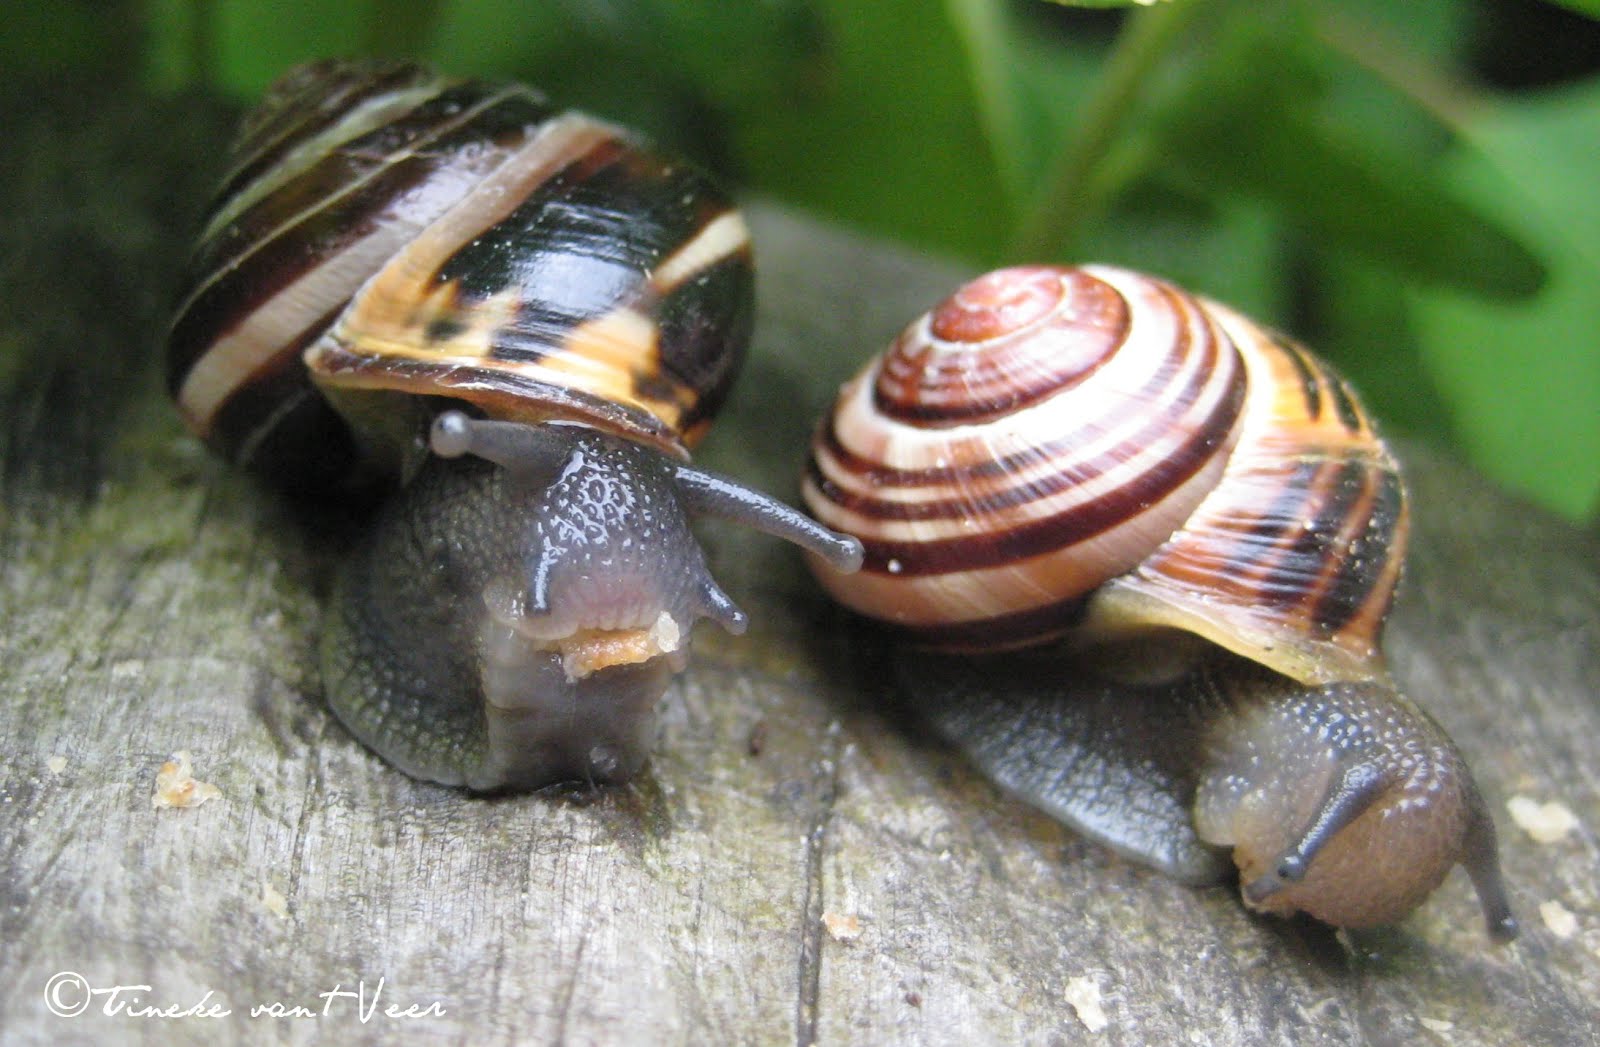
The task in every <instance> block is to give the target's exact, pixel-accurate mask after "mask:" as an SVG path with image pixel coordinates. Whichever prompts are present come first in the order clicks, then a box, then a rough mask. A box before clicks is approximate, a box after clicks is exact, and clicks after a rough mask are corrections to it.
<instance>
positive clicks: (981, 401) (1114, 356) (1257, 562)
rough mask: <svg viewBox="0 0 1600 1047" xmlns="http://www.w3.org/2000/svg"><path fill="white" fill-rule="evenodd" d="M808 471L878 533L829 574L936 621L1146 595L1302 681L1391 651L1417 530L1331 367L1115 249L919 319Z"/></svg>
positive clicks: (1078, 610) (823, 437)
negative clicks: (857, 559)
mask: <svg viewBox="0 0 1600 1047" xmlns="http://www.w3.org/2000/svg"><path fill="white" fill-rule="evenodd" d="M803 489H804V494H805V498H806V501H807V503H808V505H809V506H810V508H811V510H812V512H813V513H814V514H815V515H816V516H817V517H818V518H819V519H821V520H823V521H825V522H827V523H828V524H829V525H830V526H833V527H835V528H838V529H840V530H844V531H847V532H849V533H852V534H855V535H857V536H858V537H860V538H861V539H862V541H863V542H864V544H865V546H866V550H867V553H866V568H865V570H864V571H863V572H862V573H861V574H859V575H857V576H855V577H853V578H849V579H841V578H835V577H827V576H824V577H823V578H822V580H823V584H824V585H826V586H827V587H828V588H829V589H830V590H831V591H832V592H833V593H834V594H835V595H836V596H837V597H838V598H839V599H840V600H841V601H842V602H844V603H845V604H847V605H848V606H850V607H852V608H854V609H856V610H858V611H860V612H862V613H864V614H867V615H869V616H871V617H875V618H878V619H881V620H883V621H886V622H889V623H892V624H894V625H895V626H898V627H901V628H904V629H906V630H908V631H910V632H912V633H914V634H915V635H917V636H918V637H919V638H920V639H922V640H924V641H927V642H931V643H934V644H938V645H944V646H958V647H959V646H985V647H990V646H996V645H999V644H1004V643H1026V642H1032V641H1035V640H1039V639H1043V638H1046V637H1048V636H1051V635H1054V634H1057V633H1060V632H1062V631H1064V630H1066V629H1068V628H1072V627H1075V626H1077V625H1080V624H1082V622H1083V619H1084V618H1085V616H1086V615H1088V614H1090V612H1091V611H1093V612H1094V614H1095V615H1097V616H1099V617H1102V618H1103V617H1104V616H1105V614H1106V613H1107V612H1108V610H1109V611H1110V612H1113V613H1115V614H1117V615H1119V616H1122V617H1129V616H1131V611H1128V610H1127V608H1126V607H1125V606H1124V605H1126V604H1130V603H1132V602H1138V603H1139V604H1140V605H1141V606H1140V609H1139V614H1138V615H1137V617H1139V618H1140V619H1142V620H1146V621H1149V620H1151V619H1152V616H1153V615H1154V616H1155V617H1158V618H1163V619H1164V624H1170V625H1173V626H1175V627H1178V628H1183V629H1185V630H1187V631H1190V632H1198V633H1200V634H1201V635H1205V636H1208V637H1209V638H1211V639H1213V640H1214V641H1215V642H1218V643H1221V644H1222V645H1223V646H1226V647H1229V648H1231V649H1234V650H1236V651H1239V652H1240V653H1245V654H1247V655H1248V656H1250V657H1254V658H1257V659H1258V660H1263V661H1266V662H1267V663H1268V664H1271V665H1273V666H1274V667H1275V668H1279V669H1280V670H1281V671H1285V672H1289V673H1290V675H1294V676H1296V677H1299V678H1305V679H1319V678H1337V677H1345V678H1362V677H1365V676H1369V675H1372V673H1373V672H1374V671H1376V669H1375V668H1373V669H1361V668H1359V667H1361V666H1363V665H1369V664H1370V665H1374V666H1375V662H1376V659H1377V658H1378V655H1377V642H1376V637H1377V631H1378V628H1379V626H1380V625H1381V622H1382V619H1383V615H1384V613H1385V612H1386V611H1387V609H1388V604H1389V599H1390V596H1391V594H1392V589H1393V584H1394V581H1395V578H1396V576H1397V574H1398V570H1399V557H1400V548H1399V546H1400V545H1401V543H1403V539H1404V532H1405V512H1404V503H1403V496H1402V493H1401V489H1400V485H1399V477H1398V469H1397V467H1396V466H1395V464H1394V462H1393V460H1392V459H1391V458H1390V457H1389V455H1388V453H1387V451H1385V450H1384V448H1383V446H1382V444H1381V443H1379V442H1378V440H1377V438H1376V435H1375V433H1374V432H1373V430H1372V427H1371V425H1370V423H1369V422H1368V421H1367V420H1366V418H1365V417H1364V415H1363V414H1362V413H1361V411H1360V409H1359V408H1358V407H1357V406H1356V404H1355V401H1354V399H1353V398H1352V397H1351V395H1350V393H1349V391H1348V389H1347V388H1346V386H1345V385H1344V383H1343V382H1342V381H1341V380H1340V379H1339V378H1338V376H1337V375H1335V374H1334V373H1333V372H1332V371H1331V370H1330V369H1328V368H1327V366H1326V365H1324V364H1322V363H1320V362H1319V361H1317V360H1316V359H1315V358H1314V357H1312V356H1311V354H1309V353H1308V352H1306V351H1305V350H1303V349H1301V348H1300V347H1298V346H1296V345H1294V344H1293V343H1291V342H1289V341H1287V340H1286V339H1283V338H1281V337H1279V336H1277V335H1274V334H1272V333H1270V332H1268V331H1267V330H1265V329H1263V328H1261V327H1259V326H1258V325H1256V324H1254V323H1252V322H1251V321H1249V320H1247V319H1245V318H1244V317H1242V316H1240V315H1239V314H1237V313H1235V312H1233V311H1232V310H1229V309H1227V308H1226V307H1223V306H1221V305H1218V304H1216V303H1214V302H1210V301H1208V300H1206V299H1203V298H1200V297H1198V296H1196V295H1192V294H1189V293H1187V292H1185V291H1182V290H1180V289H1178V288H1176V287H1173V286H1172V285H1170V284H1167V283H1164V282H1162V281H1159V280H1156V279H1153V278H1151V277H1148V276H1144V275H1142V274H1139V273H1134V272H1130V271H1127V270H1122V269H1116V268H1112V267H1109V266H1084V267H1082V268H1075V269H1067V268H1055V267H1043V266H1040V267H1026V268H1015V269H1005V270H1000V271H998V272H994V273H990V274H988V275H986V276H983V277H980V278H979V279H977V280H975V281H973V282H972V283H970V284H967V285H966V286H965V287H963V288H961V289H960V290H958V291H956V292H955V294H953V295H951V296H950V297H949V298H948V299H946V300H945V301H944V302H942V303H940V304H939V305H937V306H936V307H935V308H934V309H933V310H931V311H930V312H929V313H928V314H926V315H924V316H923V317H921V318H919V319H918V320H916V321H914V322H913V323H912V324H911V325H910V326H909V327H908V328H907V329H906V330H905V331H904V332H903V333H902V334H901V335H900V337H899V338H898V339H897V340H896V341H895V342H894V344H893V345H892V346H891V347H890V349H889V350H888V352H887V353H886V354H884V355H883V356H882V357H881V358H879V359H878V360H875V361H874V362H873V363H871V364H869V365H868V367H867V368H866V370H864V371H863V372H862V373H861V374H860V375H858V376H857V377H856V378H855V379H854V380H852V381H851V382H850V383H849V384H848V385H847V386H846V387H845V388H844V390H843V391H842V392H841V394H840V397H839V400H838V402H837V403H836V405H835V408H834V410H833V411H832V413H831V414H830V415H829V416H828V417H827V418H825V419H824V421H823V423H822V425H821V426H820V428H819V430H818V434H817V438H816V440H815V442H814V446H813V453H812V458H811V461H810V463H809V466H808V469H807V474H806V477H805V479H804V482H803ZM1113 581H1115V584H1114V585H1112V586H1109V587H1108V586H1107V583H1108V582H1113ZM1219 583H1220V584H1219ZM1097 590H1099V591H1098V592H1097ZM1200 592H1204V593H1206V596H1205V599H1204V600H1200V601H1196V600H1195V599H1194V597H1195V595H1196V594H1197V593H1200ZM1090 594H1095V599H1094V601H1093V604H1092V606H1091V602H1090V601H1089V600H1088V599H1087V597H1089V595H1090ZM1268 605H1270V610H1269V606H1268ZM1158 607H1159V609H1160V614H1159V615H1156V614H1155V612H1156V610H1157V609H1158ZM1263 650H1270V651H1272V652H1276V653H1268V654H1266V655H1265V656H1263V653H1262V651H1263ZM1330 662H1331V663H1336V664H1337V667H1336V668H1327V666H1328V665H1329V664H1330Z"/></svg>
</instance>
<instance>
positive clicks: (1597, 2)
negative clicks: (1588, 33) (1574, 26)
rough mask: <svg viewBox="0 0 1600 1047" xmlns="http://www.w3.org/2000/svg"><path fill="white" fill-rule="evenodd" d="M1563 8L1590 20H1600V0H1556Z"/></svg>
mask: <svg viewBox="0 0 1600 1047" xmlns="http://www.w3.org/2000/svg"><path fill="white" fill-rule="evenodd" d="M1554 2H1555V3H1558V4H1560V5H1561V6H1562V7H1566V8H1570V9H1572V10H1574V11H1576V12H1578V13H1579V14H1580V15H1588V16H1589V17H1590V18H1600V0H1554Z"/></svg>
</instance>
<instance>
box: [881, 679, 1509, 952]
mask: <svg viewBox="0 0 1600 1047" xmlns="http://www.w3.org/2000/svg"><path fill="white" fill-rule="evenodd" d="M896 672H897V675H898V677H899V680H900V684H901V686H902V688H903V689H904V690H905V692H906V693H907V694H908V696H909V697H910V699H911V704H912V707H913V709H914V712H915V714H916V715H919V716H922V717H924V718H925V719H927V720H928V722H930V724H931V725H932V726H933V727H934V729H935V730H936V731H937V732H938V733H939V734H941V735H942V736H943V737H945V738H946V739H947V740H949V741H950V742H951V743H952V744H954V745H955V746H956V747H957V748H958V749H960V750H962V751H963V752H964V753H965V754H966V755H967V756H968V757H969V758H970V759H972V760H973V762H974V763H975V764H976V765H977V766H978V767H979V768H980V769H981V770H983V771H984V772H985V773H986V774H987V775H989V776H990V777H991V778H993V779H994V780H995V781H996V782H997V783H998V784H1000V785H1001V786H1002V787H1003V788H1005V789H1007V790H1009V791H1011V792H1012V793H1014V794H1016V795H1018V796H1019V797H1020V798H1022V799H1024V800H1026V801H1027V802H1029V803H1031V804H1033V805H1035V806H1037V807H1039V808H1040V809H1042V810H1044V811H1045V812H1046V813H1048V814H1050V815H1052V816H1053V817H1055V818H1057V819H1058V820H1060V821H1062V822H1064V823H1065V824H1067V825H1068V826H1070V827H1072V828H1074V829H1076V830H1078V831H1080V832H1082V833H1083V834H1084V835H1086V836H1089V837H1090V838H1092V839H1095V840H1098V841H1099V842H1101V843H1104V844H1106V845H1107V846H1109V847H1111V848H1112V849H1113V850H1116V851H1118V852H1119V853H1121V854H1123V855H1125V856H1127V857H1130V858H1132V859H1134V860H1136V861H1140V862H1143V863H1145V864H1147V865H1150V866H1152V867H1154V868H1156V869H1157V870H1159V871H1161V872H1163V873H1165V874H1167V875H1169V876H1172V877H1174V878H1175V879H1178V880H1181V881H1184V882H1187V883H1194V884H1205V883H1214V882H1218V881H1221V880H1223V879H1225V878H1226V877H1227V876H1228V874H1229V871H1230V866H1231V865H1235V864H1236V865H1237V866H1238V869H1239V878H1240V883H1241V894H1242V896H1243V898H1244V901H1245V904H1246V905H1247V906H1249V907H1250V908H1253V909H1258V910H1261V911H1266V912H1271V913H1275V914H1278V915H1289V914H1292V913H1294V912H1296V911H1304V912H1306V913H1308V914H1310V915H1312V916H1314V917H1316V918H1317V919H1320V920H1322V921H1324V922H1326V923H1330V924H1333V925H1335V926H1341V927H1366V926H1373V925H1380V924H1387V923H1393V922H1396V921H1398V920H1400V919H1402V918H1403V917H1404V916H1405V915H1407V914H1408V913H1409V912H1410V911H1411V910H1412V909H1414V908H1416V907H1417V906H1418V905H1420V904H1421V903H1422V902H1423V901H1424V900H1425V899H1426V898H1427V896H1428V895H1429V894H1430V893H1431V892H1432V891H1433V889H1434V888H1435V887H1437V886H1438V884H1439V883H1440V881H1442V880H1443V878H1444V876H1445V875H1446V874H1447V873H1448V872H1449V870H1450V869H1451V868H1452V867H1453V866H1454V865H1456V864H1457V863H1458V862H1459V863H1461V864H1462V865H1463V866H1464V867H1465V869H1466V871H1467V872H1468V874H1469V876H1470V877H1471V879H1472V881H1473V884H1474V886H1475V887H1476V889H1477V891H1478V895H1479V900H1480V904H1481V906H1482V908H1483V914H1484V918H1485V922H1486V924H1487V926H1488V929H1489V934H1490V936H1491V937H1493V938H1494V939H1495V940H1497V941H1506V940H1509V939H1510V938H1511V937H1514V936H1515V934H1516V931H1517V927H1516V921H1515V919H1514V918H1513V916H1512V915H1511V910H1510V906H1509V902H1508V900H1507V898H1506V893H1505V888H1504V886H1503V884H1502V882H1501V879H1500V871H1499V862H1498V856H1497V851H1496V845H1495V839H1494V827H1493V823H1492V821H1491V819H1490V818H1489V817H1488V813H1487V809H1486V807H1485V805H1484V803H1483V800H1482V797H1481V795H1480V794H1479V792H1478V790H1477V787H1476V785H1475V784H1474V783H1473V781H1472V778H1471V776H1470V774H1469V773H1468V771H1467V769H1466V765H1465V763H1464V762H1463V761H1462V759H1461V757H1460V755H1459V753H1458V752H1457V751H1456V749H1455V747H1454V745H1453V744H1452V743H1451V742H1450V740H1449V739H1448V737H1446V736H1445V735H1444V733H1443V731H1442V730H1440V729H1439V727H1438V726H1437V725H1436V724H1435V723H1434V722H1433V721H1432V720H1431V719H1429V718H1428V717H1427V716H1426V715H1425V714H1424V713H1422V712H1421V711H1420V710H1418V709H1417V708H1416V707H1415V706H1414V705H1413V704H1412V703H1410V702H1409V701H1408V700H1407V699H1405V698H1404V696H1402V695H1399V694H1398V693H1396V692H1395V691H1394V690H1393V689H1392V688H1390V687H1387V686H1385V685H1382V684H1377V683H1362V684H1331V685H1325V686H1312V685H1304V684H1298V683H1296V682H1294V681H1292V680H1289V679H1288V678H1287V677H1283V676H1280V675H1278V674H1276V673H1273V672H1271V671H1269V670H1265V669H1262V668H1260V667H1259V666H1255V665H1254V664H1252V663H1249V662H1247V661H1245V660H1243V659H1240V658H1236V657H1233V656H1231V655H1226V654H1222V653H1220V652H1213V653H1210V654H1207V655H1206V656H1205V657H1204V658H1203V659H1202V660H1201V662H1200V663H1199V665H1198V666H1197V667H1194V668H1191V669H1189V670H1187V671H1183V672H1180V673H1178V674H1177V675H1175V676H1173V677H1172V678H1170V679H1165V680H1160V679H1157V680H1149V681H1137V680H1130V679H1128V678H1125V677H1122V676H1120V675H1107V674H1106V673H1105V672H1103V671H1101V669H1100V668H1097V667H1096V665H1095V663H1094V661H1093V659H1088V660H1086V659H1084V658H1083V657H1082V656H1081V655H1079V654H1072V655H1068V654H1065V653H1063V652H1061V651H1053V652H1047V653H1034V654H1028V653H1023V652H1011V653H1009V654H1003V655H993V656H982V657H973V656H950V655H938V654H929V653H928V652H920V653H917V654H907V655H903V656H900V657H899V658H898V660H897V662H896ZM1230 851H1231V852H1232V861H1231V862H1230V861H1229V857H1228V856H1229V852H1230Z"/></svg>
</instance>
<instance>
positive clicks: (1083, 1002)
mask: <svg viewBox="0 0 1600 1047" xmlns="http://www.w3.org/2000/svg"><path fill="white" fill-rule="evenodd" d="M1064 995H1065V996H1066V1000H1067V1002H1068V1003H1069V1004H1071V1005H1072V1009H1073V1010H1074V1011H1076V1012H1077V1013H1078V1021H1080V1022H1082V1023H1083V1027H1084V1028H1085V1029H1088V1030H1089V1031H1090V1032H1099V1031H1101V1030H1102V1029H1104V1028H1105V1027H1106V1026H1108V1025H1110V1024H1111V1019H1110V1018H1107V1017H1106V1009H1105V1007H1104V1006H1103V1005H1102V1003H1101V997H1100V986H1099V985H1098V984H1097V983H1096V982H1095V980H1094V979H1093V978H1090V977H1087V976H1083V975H1080V976H1078V977H1076V978H1068V979H1067V989H1066V992H1065V993H1064Z"/></svg>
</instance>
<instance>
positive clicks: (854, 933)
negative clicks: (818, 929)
mask: <svg viewBox="0 0 1600 1047" xmlns="http://www.w3.org/2000/svg"><path fill="white" fill-rule="evenodd" d="M822 926H824V927H826V928H827V929H828V937H830V938H832V939H833V940H834V941H836V942H853V941H855V940H856V939H857V938H859V937H861V917H859V916H857V915H855V914H854V913H843V914H841V913H832V912H825V913H823V914H822Z"/></svg>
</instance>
